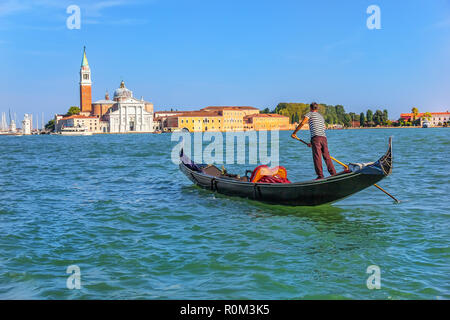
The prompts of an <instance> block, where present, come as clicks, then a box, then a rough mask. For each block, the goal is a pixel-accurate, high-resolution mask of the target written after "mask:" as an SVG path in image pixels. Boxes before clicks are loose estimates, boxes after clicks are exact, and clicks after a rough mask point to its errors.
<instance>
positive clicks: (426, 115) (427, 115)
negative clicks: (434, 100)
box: [422, 112, 432, 121]
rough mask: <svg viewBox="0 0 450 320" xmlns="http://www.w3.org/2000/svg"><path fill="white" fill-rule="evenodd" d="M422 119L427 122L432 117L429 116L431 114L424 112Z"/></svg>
mask: <svg viewBox="0 0 450 320" xmlns="http://www.w3.org/2000/svg"><path fill="white" fill-rule="evenodd" d="M422 117H423V118H425V119H427V120H428V121H430V120H431V117H432V116H431V113H429V112H425V113H424V114H423V116H422Z"/></svg>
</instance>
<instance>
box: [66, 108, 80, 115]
mask: <svg viewBox="0 0 450 320" xmlns="http://www.w3.org/2000/svg"><path fill="white" fill-rule="evenodd" d="M79 113H80V108H78V107H75V106H72V107H70V108H69V111H67V115H68V116H71V115H74V114H79Z"/></svg>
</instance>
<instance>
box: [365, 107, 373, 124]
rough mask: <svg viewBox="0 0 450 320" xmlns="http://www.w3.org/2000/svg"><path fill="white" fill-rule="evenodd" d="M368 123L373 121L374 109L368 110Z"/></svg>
mask: <svg viewBox="0 0 450 320" xmlns="http://www.w3.org/2000/svg"><path fill="white" fill-rule="evenodd" d="M366 119H367V123H371V122H372V121H373V112H372V110H370V109H369V110H367V112H366Z"/></svg>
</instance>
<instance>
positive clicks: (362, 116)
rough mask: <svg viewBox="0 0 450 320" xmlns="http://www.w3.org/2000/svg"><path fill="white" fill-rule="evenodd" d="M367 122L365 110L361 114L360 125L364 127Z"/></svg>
mask: <svg viewBox="0 0 450 320" xmlns="http://www.w3.org/2000/svg"><path fill="white" fill-rule="evenodd" d="M365 123H366V117H365V116H364V112H361V113H360V115H359V125H360V126H361V127H364V125H365Z"/></svg>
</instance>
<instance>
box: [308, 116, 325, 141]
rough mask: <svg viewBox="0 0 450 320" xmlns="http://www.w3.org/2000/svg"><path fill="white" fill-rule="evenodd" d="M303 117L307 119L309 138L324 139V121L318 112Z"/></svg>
mask: <svg viewBox="0 0 450 320" xmlns="http://www.w3.org/2000/svg"><path fill="white" fill-rule="evenodd" d="M305 117H307V118H308V119H309V120H308V124H309V131H310V132H311V138H313V137H315V136H320V137H326V135H325V120H324V119H323V117H322V115H321V114H320V113H319V112H308V113H307V114H306V115H305Z"/></svg>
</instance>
